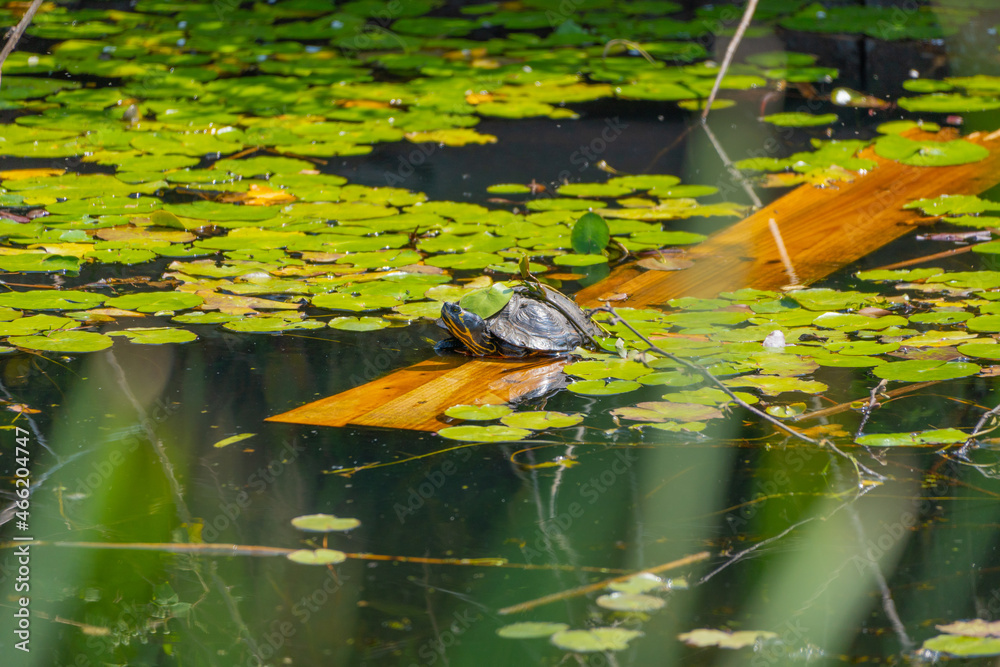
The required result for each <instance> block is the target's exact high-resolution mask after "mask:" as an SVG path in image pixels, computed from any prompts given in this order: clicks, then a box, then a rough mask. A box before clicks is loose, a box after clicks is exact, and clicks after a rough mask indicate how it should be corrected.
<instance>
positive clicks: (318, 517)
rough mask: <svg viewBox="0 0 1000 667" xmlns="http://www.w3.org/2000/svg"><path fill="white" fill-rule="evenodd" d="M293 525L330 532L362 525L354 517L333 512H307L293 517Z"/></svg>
mask: <svg viewBox="0 0 1000 667" xmlns="http://www.w3.org/2000/svg"><path fill="white" fill-rule="evenodd" d="M292 525H293V526H295V527H296V528H298V529H299V530H304V531H306V532H309V533H330V532H333V531H343V530H351V529H352V528H357V527H358V526H360V525H361V522H360V521H358V520H357V519H354V518H344V517H338V516H334V515H332V514H305V515H303V516H297V517H295V518H294V519H292Z"/></svg>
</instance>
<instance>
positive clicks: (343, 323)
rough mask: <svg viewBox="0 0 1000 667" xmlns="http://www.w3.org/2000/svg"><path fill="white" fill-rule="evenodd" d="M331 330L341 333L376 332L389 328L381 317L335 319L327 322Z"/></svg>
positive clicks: (387, 323)
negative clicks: (338, 330) (337, 330)
mask: <svg viewBox="0 0 1000 667" xmlns="http://www.w3.org/2000/svg"><path fill="white" fill-rule="evenodd" d="M329 326H330V328H331V329H340V330H342V331H377V330H378V329H385V328H386V327H387V326H389V322H388V321H386V320H384V319H382V318H381V317H335V318H333V319H332V320H330V322H329Z"/></svg>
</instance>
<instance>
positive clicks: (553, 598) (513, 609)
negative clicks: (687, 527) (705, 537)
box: [497, 551, 711, 616]
mask: <svg viewBox="0 0 1000 667" xmlns="http://www.w3.org/2000/svg"><path fill="white" fill-rule="evenodd" d="M710 555H711V554H710V553H709V552H707V551H702V552H700V553H696V554H692V555H690V556H684V558H678V559H677V560H672V561H670V562H669V563H663V564H662V565H657V566H656V567H651V568H648V569H645V570H639V571H638V572H631V573H629V574H624V575H622V576H620V577H615V578H613V579H605V580H604V581H598V582H597V583H593V584H587V585H586V586H580V587H578V588H571V589H569V590H568V591H560V592H559V593H553V594H552V595H544V596H542V597H540V598H535V599H534V600H529V601H528V602H522V603H520V604H515V605H511V606H510V607H504V608H503V609H501V610H500V611H498V612H497V613H498V614H500V615H501V616H503V615H506V614H516V613H519V612H522V611H529V610H531V609H534V608H536V607H541V606H542V605H546V604H549V603H550V602H558V601H559V600H565V599H567V598H573V597H579V596H580V595H586V594H587V593H593V592H594V591H599V590H602V589H604V588H607V587H608V585H609V584H615V583H618V582H621V581H625V580H626V579H631V578H632V577H636V576H639V575H641V574H657V573H659V572H666V571H667V570H673V569H676V568H678V567H684V566H685V565H691V564H692V563H697V562H699V561H703V560H705V559H706V558H708V557H709V556H710Z"/></svg>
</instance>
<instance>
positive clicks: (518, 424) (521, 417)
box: [500, 412, 583, 431]
mask: <svg viewBox="0 0 1000 667" xmlns="http://www.w3.org/2000/svg"><path fill="white" fill-rule="evenodd" d="M582 421H583V415H582V414H580V413H575V414H566V413H564V412H513V413H510V414H508V415H504V416H502V417H501V418H500V422H501V423H502V424H504V425H506V426H510V427H513V428H527V429H531V430H532V431H544V430H546V429H550V428H566V427H568V426H576V425H577V424H579V423H580V422H582Z"/></svg>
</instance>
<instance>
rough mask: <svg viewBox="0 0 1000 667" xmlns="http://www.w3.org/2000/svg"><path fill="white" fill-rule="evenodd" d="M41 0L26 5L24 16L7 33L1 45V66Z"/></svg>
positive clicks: (34, 0)
mask: <svg viewBox="0 0 1000 667" xmlns="http://www.w3.org/2000/svg"><path fill="white" fill-rule="evenodd" d="M42 2H43V0H32V2H31V5H29V6H28V9H27V11H25V12H24V16H22V17H21V21H20V22H19V23H18V24H17V25H16V26H14V29H13V30H11V31H10V32H8V33H7V43H6V44H4V46H3V51H0V67H3V64H4V62H6V60H7V56H9V55H10V54H11V52H13V51H14V47H15V46H17V43H18V42H19V41H20V39H21V35H23V34H24V31H25V30H26V29H27V27H28V24H29V23H31V19H33V18H35V12H37V11H38V8H39V7H41V6H42ZM0 76H2V74H0Z"/></svg>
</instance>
